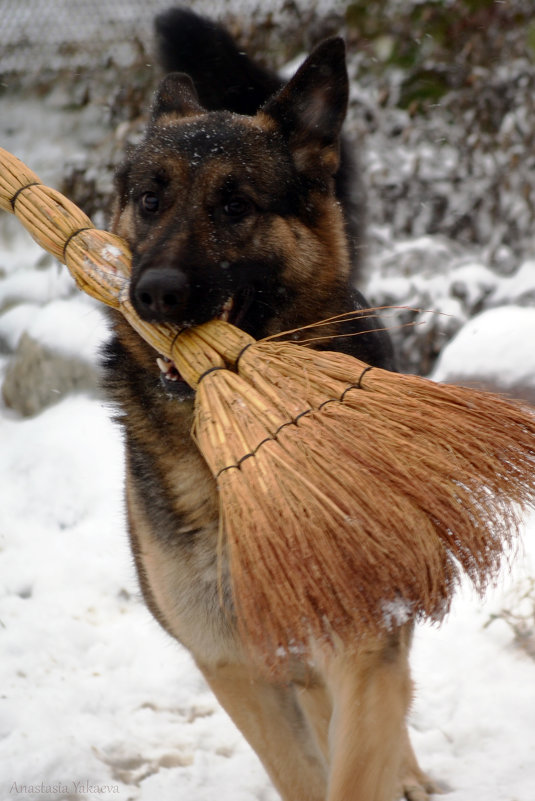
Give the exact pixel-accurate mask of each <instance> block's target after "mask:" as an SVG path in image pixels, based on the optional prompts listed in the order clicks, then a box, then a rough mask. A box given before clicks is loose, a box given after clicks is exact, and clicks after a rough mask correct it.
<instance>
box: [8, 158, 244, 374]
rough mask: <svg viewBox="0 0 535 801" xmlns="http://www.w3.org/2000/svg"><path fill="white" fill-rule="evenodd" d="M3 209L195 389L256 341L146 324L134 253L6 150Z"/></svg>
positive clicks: (203, 328) (212, 329) (224, 329)
mask: <svg viewBox="0 0 535 801" xmlns="http://www.w3.org/2000/svg"><path fill="white" fill-rule="evenodd" d="M0 208H1V209H4V210H5V211H8V212H10V213H11V214H14V215H15V216H16V217H17V218H18V219H19V220H20V221H21V223H22V224H23V226H24V227H25V228H26V230H27V231H28V232H29V233H30V235H31V236H32V238H33V239H34V240H35V241H36V242H37V244H38V245H40V246H41V247H42V248H44V250H46V251H48V252H49V253H52V255H54V256H55V257H56V258H57V259H59V261H61V262H62V263H63V264H66V265H67V267H68V269H69V271H70V273H71V275H72V276H73V278H74V280H75V281H76V283H77V285H78V287H79V288H80V289H82V290H83V291H84V292H86V293H87V294H89V295H91V296H92V297H94V298H96V299H97V300H99V301H101V302H103V303H106V304H107V305H108V306H111V307H113V308H115V309H118V310H119V311H120V312H121V313H122V314H123V315H124V317H125V318H126V319H127V320H128V322H129V323H130V325H131V326H132V327H133V328H134V329H135V331H137V333H138V334H140V336H141V337H142V338H143V339H145V341H146V342H148V343H149V345H151V346H152V347H153V348H154V349H155V350H156V351H157V352H159V353H161V354H162V355H163V356H166V357H167V358H169V359H171V360H172V361H173V362H174V363H175V365H176V367H177V369H178V370H179V372H180V373H181V375H182V376H183V378H184V379H185V380H186V381H187V382H188V383H189V384H190V386H191V387H193V388H194V389H196V387H197V385H198V382H199V379H200V377H201V376H202V375H204V373H205V372H206V371H208V370H211V369H214V368H222V367H225V366H226V365H227V364H233V363H234V362H235V360H236V359H237V357H238V355H239V353H240V352H241V350H242V349H243V348H244V347H245V346H246V345H249V344H252V343H253V342H254V341H255V340H254V339H253V338H252V337H250V336H249V335H248V334H245V333H244V332H243V331H240V329H238V328H236V327H235V326H233V325H231V324H230V323H225V322H223V321H222V320H212V321H210V322H207V323H204V324H203V325H200V326H198V327H196V328H194V329H190V328H188V329H184V330H181V329H180V328H178V326H176V325H171V324H155V323H147V322H145V321H144V320H142V319H141V318H140V317H139V316H138V315H137V313H136V311H135V309H134V308H133V306H132V304H131V303H130V299H129V279H130V273H131V253H130V250H129V248H128V245H127V244H126V242H125V241H124V240H123V239H121V238H120V237H118V236H115V235H114V234H110V233H108V232H107V231H100V230H98V229H97V228H95V226H94V225H93V223H92V222H91V220H90V219H89V217H87V216H86V215H85V214H84V213H83V212H82V211H81V210H80V209H79V208H78V207H77V206H76V205H75V204H74V203H72V201H70V200H68V199H67V198H66V197H65V196H64V195H62V194H61V193H60V192H58V191H56V190H55V189H52V188H50V187H47V186H45V185H44V184H43V183H42V182H41V180H40V178H39V177H38V176H37V175H36V173H34V172H32V170H30V169H29V168H28V167H27V166H26V165H25V164H24V162H22V161H21V160H20V159H18V158H16V156H13V155H12V154H11V153H9V152H8V151H7V150H4V149H3V148H0Z"/></svg>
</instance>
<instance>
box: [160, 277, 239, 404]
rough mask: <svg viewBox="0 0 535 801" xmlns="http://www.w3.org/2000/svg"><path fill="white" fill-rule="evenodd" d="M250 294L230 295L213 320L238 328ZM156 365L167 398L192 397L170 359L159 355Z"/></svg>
mask: <svg viewBox="0 0 535 801" xmlns="http://www.w3.org/2000/svg"><path fill="white" fill-rule="evenodd" d="M252 294H253V293H252V290H251V289H249V288H247V289H246V290H242V291H241V292H237V293H236V294H235V295H230V296H229V297H228V298H227V299H226V300H225V302H224V303H223V304H222V306H221V308H220V310H219V313H218V314H216V315H214V317H215V319H217V320H223V322H225V323H232V324H233V325H238V326H239V325H240V323H241V322H242V321H243V319H244V317H245V315H246V313H247V311H248V309H249V307H250V305H251V301H252ZM194 324H195V323H193V322H187V323H185V324H184V326H185V327H187V328H191V327H193V325H194ZM156 364H157V365H158V368H159V370H160V381H161V383H162V385H163V387H164V389H165V392H166V393H167V394H168V395H169V396H171V397H173V398H174V399H175V400H180V401H185V400H189V399H190V398H192V397H193V395H194V394H195V391H194V390H193V389H192V388H191V387H190V385H189V384H188V383H187V382H186V381H185V379H184V378H183V377H182V375H181V374H180V371H179V370H178V369H177V367H176V365H175V363H174V362H173V361H172V360H171V359H169V358H167V356H162V355H160V356H158V358H157V359H156Z"/></svg>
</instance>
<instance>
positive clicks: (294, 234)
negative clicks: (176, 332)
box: [105, 9, 435, 801]
mask: <svg viewBox="0 0 535 801" xmlns="http://www.w3.org/2000/svg"><path fill="white" fill-rule="evenodd" d="M157 33H158V37H159V41H160V50H161V55H162V61H163V64H164V67H166V68H167V69H174V70H181V72H176V71H174V72H171V73H170V74H167V75H166V77H165V78H164V79H163V81H162V82H161V84H160V86H159V88H158V90H157V93H156V98H155V101H154V105H153V107H152V112H151V117H150V121H149V123H148V129H147V132H146V135H145V138H144V139H143V141H142V142H141V143H140V144H139V145H137V146H136V147H135V148H134V149H133V150H132V152H130V153H129V154H128V155H127V156H126V158H125V160H124V163H123V164H122V165H121V166H120V168H119V169H118V172H117V178H116V200H115V209H114V212H113V219H112V226H111V227H112V229H113V231H115V232H116V233H118V234H120V235H121V236H122V237H124V238H125V239H126V240H127V241H128V243H129V245H130V248H131V250H132V256H133V268H132V282H131V300H132V303H133V305H134V307H135V308H136V310H137V312H138V313H139V315H140V316H141V317H142V318H144V319H146V320H148V321H158V322H161V321H165V322H172V323H175V324H177V325H178V326H182V327H184V326H192V325H195V324H198V323H203V322H205V321H207V320H210V319H211V318H214V317H219V318H221V319H224V320H229V321H230V322H232V323H234V324H236V325H238V326H240V327H241V328H243V329H244V330H246V331H248V332H249V333H250V334H252V335H253V336H254V337H256V338H261V337H264V336H267V335H271V334H275V333H278V332H281V331H285V330H288V329H295V328H297V327H299V326H304V325H307V324H309V323H312V322H315V321H318V320H320V319H324V318H330V317H332V316H334V315H337V314H340V313H342V312H347V311H350V310H354V309H364V308H366V305H367V304H366V301H365V300H364V298H363V297H362V295H361V294H360V293H359V292H358V291H357V290H355V289H354V281H355V276H356V274H357V271H358V258H357V256H358V251H359V242H358V241H357V243H356V245H355V237H356V236H358V232H359V221H358V220H357V222H356V223H355V221H354V220H353V221H352V219H351V215H352V212H353V211H354V205H355V204H354V202H353V200H352V197H351V189H350V183H349V178H348V166H347V161H348V159H347V147H346V148H345V149H344V147H342V151H341V148H340V133H341V127H342V123H343V120H344V117H345V113H346V106H347V101H348V77H347V71H346V66H345V52H344V43H343V41H342V39H340V38H331V39H327V40H326V41H324V42H323V43H322V44H320V45H319V46H318V47H317V48H316V49H315V50H314V51H313V52H312V54H311V55H310V56H309V57H308V59H307V60H306V61H305V62H304V63H303V65H302V66H301V67H300V68H299V70H298V71H297V73H296V74H295V76H294V77H293V78H292V79H291V80H290V81H289V82H288V83H287V84H286V85H283V84H282V81H281V80H280V79H279V78H278V77H277V76H276V75H274V74H272V73H269V72H267V71H265V70H263V69H261V68H260V67H258V66H257V65H256V64H255V63H254V62H253V61H250V60H249V59H248V58H247V57H246V56H245V55H244V54H242V53H240V52H239V51H238V49H237V47H236V45H235V44H234V42H233V40H232V39H231V37H230V35H229V34H228V33H227V32H226V31H225V30H223V29H222V28H220V27H219V26H217V25H215V24H214V23H212V22H210V21H207V20H204V19H203V18H200V17H198V16H196V15H194V14H192V13H191V12H189V11H184V10H178V9H173V10H171V11H169V12H166V13H164V14H163V15H161V16H160V17H159V18H158V20H157ZM184 69H187V70H188V72H189V73H191V74H192V75H193V77H194V79H195V80H196V83H197V87H198V90H197V91H196V89H195V88H194V82H193V80H192V78H191V77H189V76H188V75H186V74H184V72H183V70H184ZM341 152H342V161H343V162H344V164H343V165H342V167H340V153H341ZM344 165H345V166H344ZM113 325H114V337H113V340H112V342H111V343H110V345H109V347H108V349H107V355H106V359H105V369H106V376H107V385H108V388H109V390H110V392H111V396H112V398H113V400H114V402H115V403H116V404H117V406H118V408H119V417H120V420H121V422H122V426H123V428H124V433H125V444H126V462H127V466H126V470H127V476H126V499H127V511H128V523H129V530H130V538H131V544H132V551H133V554H134V558H135V563H136V567H137V571H138V574H139V581H140V585H141V588H142V592H143V595H144V598H145V600H146V603H147V605H148V607H149V609H150V611H151V612H152V613H153V615H154V616H155V618H156V619H157V620H158V621H159V623H160V624H161V625H162V626H163V628H164V629H165V630H166V631H167V632H168V633H169V634H170V635H171V636H173V637H175V638H176V639H177V640H179V641H180V642H181V643H182V644H183V645H184V646H185V647H186V648H188V649H189V650H190V651H191V653H192V655H193V657H194V659H195V661H196V664H197V665H198V667H199V669H200V670H201V671H202V673H203V675H204V677H205V678H206V681H207V682H208V684H209V685H210V687H211V688H212V690H213V692H214V693H215V695H216V696H217V698H218V699H219V701H220V702H221V704H222V706H223V707H224V708H225V709H226V710H227V712H228V713H229V715H230V716H231V717H232V719H233V720H234V722H235V723H236V725H237V726H238V727H239V728H240V729H241V731H242V732H243V734H244V736H245V737H246V739H247V740H248V741H249V743H250V744H251V746H252V747H253V748H254V750H255V751H256V753H257V754H258V756H259V758H260V759H261V761H262V762H263V764H264V766H265V768H266V770H267V772H268V774H269V776H270V777H271V780H272V781H273V784H274V785H275V787H276V788H277V790H278V792H279V793H280V795H281V797H282V798H283V799H284V801H393V800H394V799H395V798H399V797H402V796H404V797H406V798H408V799H411V800H412V801H423V800H424V799H427V798H428V797H429V796H428V793H429V792H433V791H434V789H435V788H434V787H433V785H432V783H431V782H430V781H429V779H428V778H427V777H426V776H425V775H424V774H423V773H422V772H421V770H420V769H419V767H418V765H417V762H416V759H415V757H414V754H413V752H412V749H411V745H410V743H409V738H408V733H407V728H406V715H407V710H408V708H409V705H410V700H411V680H410V675H409V666H408V651H409V647H410V640H411V626H410V625H406V626H402V627H400V628H399V629H397V630H391V631H388V632H385V634H384V636H383V637H381V638H378V639H375V638H374V639H370V638H358V637H357V636H356V637H355V645H354V647H352V648H347V647H345V648H342V647H337V648H335V649H334V650H333V649H328V650H327V649H326V648H325V646H324V645H322V643H320V642H312V643H311V644H310V651H309V653H308V654H306V655H305V656H303V657H302V658H301V657H299V655H296V656H295V657H294V661H293V662H292V664H291V667H290V674H289V676H288V677H285V678H284V680H282V679H280V678H278V677H277V676H275V675H273V674H270V673H269V671H268V670H262V668H261V667H259V665H258V660H255V659H254V658H253V657H252V656H251V652H250V648H249V647H246V646H245V645H244V644H243V642H241V641H240V637H239V635H238V632H237V628H236V626H235V622H234V617H233V609H232V597H231V592H230V589H229V586H228V578H226V576H227V574H228V570H226V568H225V565H223V569H222V570H221V565H220V564H218V558H221V557H220V555H219V556H218V497H217V491H216V485H215V482H214V480H213V478H212V476H211V474H210V473H209V471H208V468H207V466H206V464H205V463H204V461H203V459H202V457H201V455H200V454H199V452H198V450H197V448H196V446H195V444H194V443H193V441H192V439H191V436H190V429H191V424H192V409H193V393H192V391H191V390H190V389H189V388H188V387H187V385H186V384H185V382H184V381H183V380H182V378H181V376H180V375H179V374H178V372H177V370H176V368H175V367H174V365H173V364H172V363H170V362H168V361H165V360H162V359H158V360H157V361H158V365H159V368H158V366H157V365H156V360H155V353H154V352H153V350H152V349H151V348H150V347H149V346H148V345H147V344H146V343H145V342H144V341H142V340H141V339H140V338H139V336H138V335H137V334H136V333H135V332H134V331H133V330H132V329H131V328H130V326H129V325H128V324H127V323H125V322H124V320H123V319H122V318H121V317H120V316H118V315H117V316H116V317H114V319H113ZM370 329H371V330H370ZM332 333H336V334H337V335H338V338H336V339H333V340H332V341H330V342H329V343H328V345H325V347H330V348H333V347H335V348H338V349H339V350H342V351H345V352H348V353H352V354H354V355H355V356H358V357H359V358H361V359H363V360H365V361H367V362H369V363H372V364H374V365H377V366H380V367H384V368H387V369H395V365H394V358H393V353H392V348H391V345H390V341H389V338H388V336H387V334H385V333H384V331H382V330H381V324H380V323H379V322H375V323H374V322H373V321H372V324H370V320H369V319H365V320H363V319H361V320H359V319H356V320H354V321H353V322H352V323H350V324H344V326H342V325H338V326H334V327H333V329H332ZM354 334H358V336H354ZM222 558H223V559H224V557H222ZM221 577H223V578H221ZM220 581H223V583H224V586H223V593H221V592H220V587H219V582H220Z"/></svg>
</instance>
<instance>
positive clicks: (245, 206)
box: [223, 195, 253, 221]
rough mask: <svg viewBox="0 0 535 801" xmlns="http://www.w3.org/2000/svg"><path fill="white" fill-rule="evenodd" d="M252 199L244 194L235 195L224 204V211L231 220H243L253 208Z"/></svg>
mask: <svg viewBox="0 0 535 801" xmlns="http://www.w3.org/2000/svg"><path fill="white" fill-rule="evenodd" d="M252 207H253V204H252V203H251V201H250V200H249V199H248V198H246V197H243V195H233V196H232V197H230V198H229V199H228V200H227V201H226V203H225V204H224V205H223V211H224V212H225V214H226V215H227V217H229V218H230V219H231V220H233V221H236V220H241V219H242V218H243V217H246V216H247V214H249V213H250V211H251V210H252Z"/></svg>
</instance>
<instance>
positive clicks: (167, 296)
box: [131, 267, 189, 322]
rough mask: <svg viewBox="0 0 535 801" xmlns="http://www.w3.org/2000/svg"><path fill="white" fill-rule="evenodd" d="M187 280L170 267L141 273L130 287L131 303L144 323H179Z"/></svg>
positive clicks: (183, 308)
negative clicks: (147, 321)
mask: <svg viewBox="0 0 535 801" xmlns="http://www.w3.org/2000/svg"><path fill="white" fill-rule="evenodd" d="M188 288H189V285H188V279H187V277H186V276H185V275H184V273H183V272H182V271H181V270H177V269H176V268H171V267H161V268H153V269H152V270H147V271H146V272H144V273H143V274H142V275H141V276H140V278H139V280H138V281H136V282H135V283H134V284H133V285H132V287H131V301H132V305H133V306H134V308H135V310H136V311H137V313H138V314H139V315H140V317H143V318H144V319H145V320H150V321H159V322H180V319H181V317H182V315H183V312H184V310H185V308H186V303H187V297H188Z"/></svg>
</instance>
